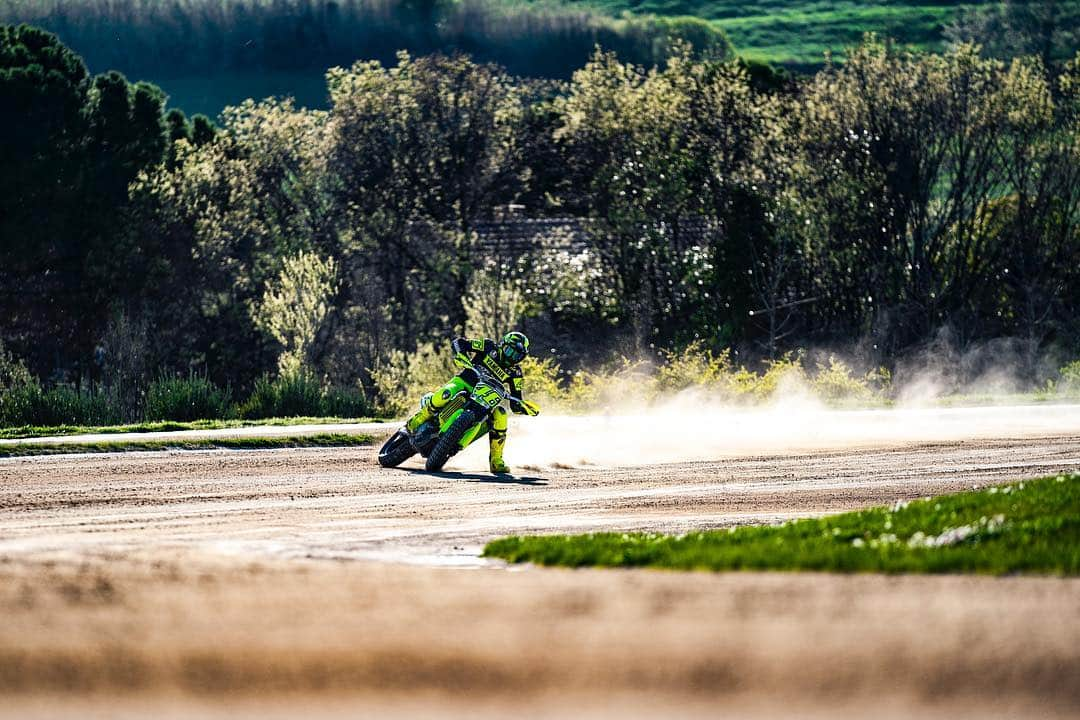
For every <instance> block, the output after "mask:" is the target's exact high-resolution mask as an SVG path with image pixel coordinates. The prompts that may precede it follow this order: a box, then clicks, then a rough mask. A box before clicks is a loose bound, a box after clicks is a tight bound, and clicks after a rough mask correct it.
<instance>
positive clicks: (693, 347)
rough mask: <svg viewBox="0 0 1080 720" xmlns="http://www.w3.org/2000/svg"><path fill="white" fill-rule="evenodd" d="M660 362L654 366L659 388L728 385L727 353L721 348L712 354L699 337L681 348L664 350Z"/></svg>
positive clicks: (728, 366)
mask: <svg viewBox="0 0 1080 720" xmlns="http://www.w3.org/2000/svg"><path fill="white" fill-rule="evenodd" d="M663 357H664V363H663V364H662V365H661V366H660V367H659V368H658V369H657V373H656V381H655V384H656V389H657V391H659V392H670V391H672V390H683V389H685V388H688V387H692V386H697V385H716V384H723V385H725V386H726V385H730V384H731V381H732V377H733V373H732V368H731V353H730V351H727V350H725V351H724V352H722V353H721V354H719V355H715V354H714V353H713V351H712V350H708V349H705V348H704V347H703V346H702V344H701V342H700V341H695V342H693V343H691V344H690V345H689V346H687V348H686V349H685V350H683V351H682V352H671V351H664V353H663Z"/></svg>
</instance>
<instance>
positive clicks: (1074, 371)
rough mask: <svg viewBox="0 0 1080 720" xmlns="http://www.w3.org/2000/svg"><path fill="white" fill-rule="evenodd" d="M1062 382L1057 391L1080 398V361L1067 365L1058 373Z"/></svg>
mask: <svg viewBox="0 0 1080 720" xmlns="http://www.w3.org/2000/svg"><path fill="white" fill-rule="evenodd" d="M1058 375H1059V376H1060V378H1061V380H1060V382H1059V383H1058V386H1057V389H1058V391H1059V392H1062V393H1065V394H1067V395H1074V396H1080V360H1074V361H1073V362H1071V363H1069V364H1068V365H1065V366H1064V367H1062V368H1061V370H1059V371H1058Z"/></svg>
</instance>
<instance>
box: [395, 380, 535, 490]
mask: <svg viewBox="0 0 1080 720" xmlns="http://www.w3.org/2000/svg"><path fill="white" fill-rule="evenodd" d="M472 368H473V370H475V371H476V375H477V382H476V384H475V385H473V386H472V387H468V386H466V388H465V389H464V390H461V391H460V392H459V393H458V394H457V395H455V396H454V397H452V398H450V400H449V401H448V402H447V403H446V405H444V406H443V407H442V408H441V409H440V410H439V413H438V414H437V415H436V416H435V417H433V418H432V419H430V420H428V421H427V422H425V423H424V424H422V425H421V426H420V427H418V428H416V430H415V431H414V432H411V433H410V432H409V430H408V427H402V428H401V429H400V430H398V431H397V432H396V433H394V434H393V435H391V436H390V439H389V440H387V441H386V443H384V444H383V446H382V449H380V450H379V464H380V465H382V466H383V467H387V468H390V467H397V466H398V465H400V464H401V463H403V462H405V461H406V460H408V459H409V458H411V457H412V456H413V455H416V454H417V453H419V454H420V455H421V456H423V457H424V458H426V459H427V462H426V463H425V467H426V468H427V470H428V472H438V471H439V470H441V469H442V467H443V465H445V464H446V462H447V461H448V460H449V459H450V458H452V457H453V456H454V455H457V454H458V453H459V452H461V451H462V450H464V449H465V448H467V447H468V446H469V445H471V444H472V443H473V442H475V441H476V440H477V439H478V438H481V437H483V436H484V435H485V434H487V432H488V431H489V430H491V416H492V413H494V412H495V408H497V407H499V406H500V405H501V404H502V403H504V402H506V401H508V400H509V401H510V402H514V403H518V402H520V405H519V406H517V408H518V409H519V410H520V411H522V412H524V413H525V414H526V415H533V416H535V415H538V414H539V413H540V408H539V407H538V406H537V405H536V404H535V403H531V402H529V401H528V400H521V401H518V400H516V399H514V398H512V397H511V396H510V393H509V391H508V390H507V389H506V386H505V385H503V383H501V382H500V381H499V380H498V379H496V378H495V377H494V376H493V375H492V374H491V373H490V372H489V371H488V370H487V369H486V368H484V367H482V366H479V365H477V366H472Z"/></svg>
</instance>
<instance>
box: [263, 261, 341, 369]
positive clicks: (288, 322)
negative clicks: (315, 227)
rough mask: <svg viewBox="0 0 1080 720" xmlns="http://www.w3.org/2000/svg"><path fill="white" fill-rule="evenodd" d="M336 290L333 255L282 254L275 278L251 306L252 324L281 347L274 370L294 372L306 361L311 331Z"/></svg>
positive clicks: (312, 339)
mask: <svg viewBox="0 0 1080 720" xmlns="http://www.w3.org/2000/svg"><path fill="white" fill-rule="evenodd" d="M336 292H337V265H336V263H335V262H334V259H333V258H327V259H326V260H323V259H322V258H320V257H318V256H317V255H314V254H313V253H305V252H303V251H301V252H299V253H298V254H297V255H295V256H292V257H288V258H285V260H284V261H283V263H282V268H281V272H280V273H279V275H278V277H277V279H276V280H274V281H271V282H270V283H267V287H266V290H265V291H264V292H263V296H262V301H261V302H260V303H259V305H258V306H257V307H256V308H254V309H253V310H252V312H253V314H254V319H255V324H256V325H257V326H258V327H259V328H260V329H262V330H263V331H264V332H266V333H268V334H269V335H271V336H272V337H273V338H274V339H275V340H277V341H278V342H279V343H281V345H282V346H283V347H284V350H283V351H282V353H281V355H280V356H279V357H278V372H279V373H280V374H282V375H296V374H297V373H298V372H299V370H300V368H301V367H302V366H305V365H307V364H308V362H309V361H310V358H309V353H310V351H311V346H312V345H313V344H314V342H315V335H316V333H317V332H318V331H319V328H320V327H321V326H322V324H323V321H324V320H325V319H326V316H327V314H329V312H330V301H331V300H332V296H333V295H334V293H336Z"/></svg>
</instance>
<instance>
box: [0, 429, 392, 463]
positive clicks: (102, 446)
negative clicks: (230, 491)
mask: <svg viewBox="0 0 1080 720" xmlns="http://www.w3.org/2000/svg"><path fill="white" fill-rule="evenodd" d="M371 443H372V437H371V436H370V435H345V434H342V433H333V434H323V435H292V436H287V437H231V438H230V437H226V438H195V439H185V440H180V439H177V440H107V441H102V442H94V443H13V444H10V445H0V458H10V457H29V456H34V455H71V454H75V453H111V452H144V451H150V450H269V449H275V448H311V447H354V446H358V445H370V444H371Z"/></svg>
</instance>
